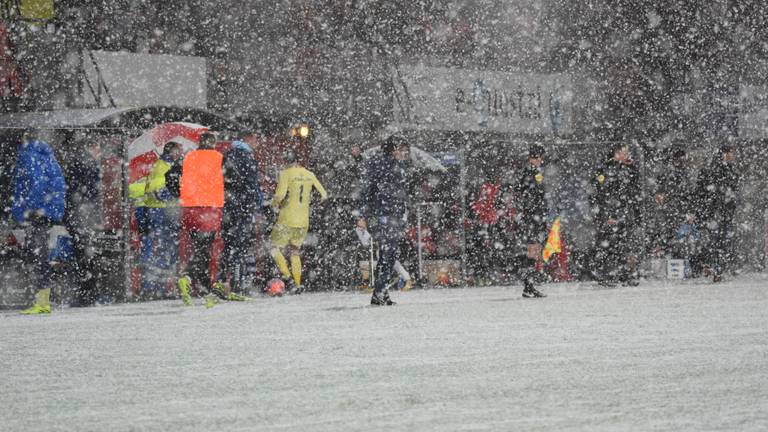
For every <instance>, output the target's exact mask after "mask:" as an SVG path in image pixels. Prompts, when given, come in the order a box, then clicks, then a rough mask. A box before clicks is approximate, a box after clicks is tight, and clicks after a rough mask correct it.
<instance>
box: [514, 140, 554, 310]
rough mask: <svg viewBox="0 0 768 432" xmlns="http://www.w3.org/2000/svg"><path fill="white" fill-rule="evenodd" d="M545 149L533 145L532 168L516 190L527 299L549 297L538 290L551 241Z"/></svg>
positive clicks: (521, 267)
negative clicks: (543, 256)
mask: <svg viewBox="0 0 768 432" xmlns="http://www.w3.org/2000/svg"><path fill="white" fill-rule="evenodd" d="M543 162H544V147H542V146H540V145H538V144H537V145H533V146H531V148H530V149H529V150H528V164H527V166H526V167H525V169H524V170H523V174H522V175H521V176H520V179H519V180H518V182H517V184H516V185H515V187H514V192H515V203H516V205H517V214H516V216H515V221H516V223H517V238H518V242H519V243H520V244H521V246H522V247H523V251H522V253H521V254H520V255H518V257H517V268H518V272H519V275H520V279H521V280H522V281H523V287H524V288H523V297H526V298H535V297H546V295H545V294H543V293H541V292H540V291H539V290H537V289H536V288H534V286H533V284H534V282H535V280H536V277H535V276H536V268H535V266H536V260H538V259H539V258H541V252H542V250H543V248H544V242H545V241H546V240H547V216H548V214H549V208H548V206H547V198H546V193H545V190H544V172H543V170H542V164H543Z"/></svg>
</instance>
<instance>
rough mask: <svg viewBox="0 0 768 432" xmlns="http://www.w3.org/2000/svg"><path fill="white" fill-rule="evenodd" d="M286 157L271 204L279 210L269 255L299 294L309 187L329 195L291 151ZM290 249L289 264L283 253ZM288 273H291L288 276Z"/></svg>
mask: <svg viewBox="0 0 768 432" xmlns="http://www.w3.org/2000/svg"><path fill="white" fill-rule="evenodd" d="M286 161H287V162H288V163H290V165H289V166H288V168H286V169H284V170H283V171H281V172H280V177H279V178H278V181H277V189H276V190H275V196H274V197H273V198H272V208H273V209H274V210H275V211H276V212H278V216H277V223H275V226H274V227H273V228H272V235H271V240H272V250H271V254H272V258H273V259H274V260H275V263H276V264H277V268H278V269H280V273H281V274H282V276H283V280H285V281H286V285H288V287H289V290H288V291H289V292H290V293H293V294H299V293H301V292H302V291H303V290H304V287H303V286H302V284H301V255H300V252H301V245H302V244H303V243H304V238H305V237H306V236H307V231H308V230H309V204H310V202H311V200H312V189H313V188H314V189H316V190H317V191H318V192H319V193H320V198H321V200H323V201H325V200H326V198H328V193H326V191H325V188H324V187H323V185H321V184H320V182H319V181H317V177H315V175H314V174H313V173H312V172H311V171H309V170H308V169H306V168H304V167H302V166H300V165H299V162H298V160H297V159H296V156H295V155H294V154H289V155H288V156H287V157H286ZM286 249H288V250H289V256H290V258H291V267H290V269H289V268H288V262H287V261H286V259H285V255H284V254H283V253H284V252H285V250H286ZM291 277H293V278H292V279H291Z"/></svg>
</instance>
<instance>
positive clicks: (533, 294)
mask: <svg viewBox="0 0 768 432" xmlns="http://www.w3.org/2000/svg"><path fill="white" fill-rule="evenodd" d="M523 286H524V288H523V297H525V298H544V297H546V296H547V295H546V294H544V293H543V292H541V291H539V290H537V289H536V288H534V287H533V282H531V281H530V280H525V281H523Z"/></svg>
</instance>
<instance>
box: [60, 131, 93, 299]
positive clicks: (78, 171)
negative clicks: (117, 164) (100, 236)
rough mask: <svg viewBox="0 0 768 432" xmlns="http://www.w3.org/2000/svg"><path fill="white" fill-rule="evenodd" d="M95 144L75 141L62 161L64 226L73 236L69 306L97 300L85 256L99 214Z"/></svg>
mask: <svg viewBox="0 0 768 432" xmlns="http://www.w3.org/2000/svg"><path fill="white" fill-rule="evenodd" d="M100 151H101V150H100V148H99V146H98V145H90V146H89V144H88V143H87V142H86V141H84V140H83V141H77V142H75V143H74V145H73V150H72V153H71V154H69V155H67V157H66V158H65V159H64V160H65V163H64V166H63V167H62V168H63V174H64V179H65V182H66V184H67V186H68V188H67V194H66V206H65V210H64V226H65V227H66V228H67V232H69V235H70V236H72V252H73V255H74V264H75V276H76V278H77V288H76V289H75V292H74V296H73V297H74V298H73V300H72V303H71V305H72V306H90V305H92V304H93V303H94V302H95V301H96V297H97V292H96V273H97V271H96V269H95V268H94V263H93V259H92V257H91V256H89V254H88V251H87V249H88V245H89V244H90V242H91V240H92V237H93V236H94V235H95V233H94V229H95V223H94V222H93V221H91V220H90V219H91V218H93V217H94V215H98V214H100V212H99V211H98V210H99V209H98V203H99V190H100V189H101V188H100V187H99V182H100V181H101V169H100V167H99V162H98V161H97V160H96V157H94V155H96V156H98V155H99V152H100Z"/></svg>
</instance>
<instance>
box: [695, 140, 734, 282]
mask: <svg viewBox="0 0 768 432" xmlns="http://www.w3.org/2000/svg"><path fill="white" fill-rule="evenodd" d="M735 165H736V152H735V150H734V148H733V147H732V146H730V145H723V146H721V147H720V149H719V150H718V151H717V153H716V154H715V156H714V158H713V159H712V162H711V163H710V164H709V166H708V167H706V168H704V169H703V170H702V171H701V173H700V174H699V178H698V181H697V183H696V200H697V202H696V204H697V214H696V220H697V223H698V225H699V226H700V227H701V228H702V229H703V230H704V232H705V234H706V235H705V238H707V239H708V241H707V246H706V247H705V248H704V249H703V251H702V253H701V255H700V256H699V258H698V259H697V265H698V266H701V267H702V268H703V269H702V270H703V273H704V274H705V275H711V276H712V278H713V281H714V282H720V281H722V279H723V271H724V270H725V267H726V266H727V264H728V263H729V262H730V260H731V256H732V254H733V251H732V250H731V249H732V242H733V236H734V224H733V219H734V217H735V216H736V208H737V206H738V191H739V174H738V173H737V172H736V167H735Z"/></svg>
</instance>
